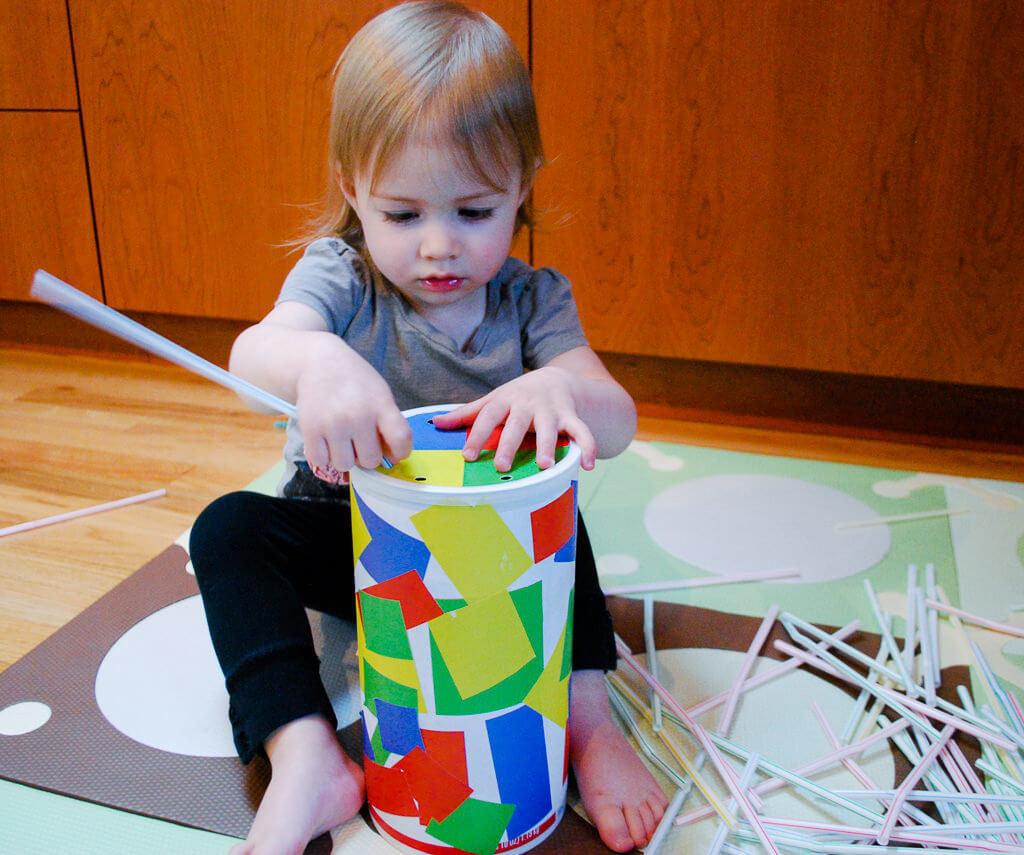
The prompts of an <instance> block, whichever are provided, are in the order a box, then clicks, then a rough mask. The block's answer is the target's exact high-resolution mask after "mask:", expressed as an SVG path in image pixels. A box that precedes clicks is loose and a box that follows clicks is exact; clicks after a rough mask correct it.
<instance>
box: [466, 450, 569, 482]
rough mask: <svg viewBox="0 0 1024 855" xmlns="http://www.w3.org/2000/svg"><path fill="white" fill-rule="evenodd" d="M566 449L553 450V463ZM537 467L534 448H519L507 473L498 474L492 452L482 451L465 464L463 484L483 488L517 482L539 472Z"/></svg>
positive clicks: (562, 455) (563, 454) (561, 456)
mask: <svg viewBox="0 0 1024 855" xmlns="http://www.w3.org/2000/svg"><path fill="white" fill-rule="evenodd" d="M568 450H569V449H568V448H567V447H564V446H559V447H556V448H555V462H556V463H557V462H558V461H559V460H561V459H562V458H563V457H565V455H566V454H567V453H568ZM540 471H541V470H540V467H539V466H538V465H537V452H536V450H535V449H534V448H532V447H531V448H520V449H519V450H518V451H517V452H516V453H515V456H514V457H513V458H512V466H511V468H510V469H509V471H508V472H499V471H498V470H497V469H495V468H494V451H489V450H484V451H481V452H480V457H479V458H477V459H476V460H474V461H473V462H472V463H466V471H465V474H464V476H463V484H464V486H466V487H483V486H492V485H494V484H503V483H506V482H508V481H519V480H520V479H522V478H529V477H530V476H531V475H536V474H538V473H539V472H540Z"/></svg>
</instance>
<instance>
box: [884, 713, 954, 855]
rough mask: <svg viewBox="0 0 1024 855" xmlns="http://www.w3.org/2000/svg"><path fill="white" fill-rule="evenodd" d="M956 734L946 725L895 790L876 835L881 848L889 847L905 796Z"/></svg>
mask: <svg viewBox="0 0 1024 855" xmlns="http://www.w3.org/2000/svg"><path fill="white" fill-rule="evenodd" d="M954 733H956V728H955V727H954V726H953V725H952V724H947V725H946V726H945V727H944V728H943V729H942V733H940V734H939V738H938V739H937V740H936V741H935V743H934V744H933V745H932V747H931V748H929V749H928V751H927V752H925V755H924V756H923V757H922V758H921V760H920V761H919V762H918V764H917V765H916V766H914V768H913V769H911V770H910V774H909V775H907V777H906V778H904V780H903V783H902V784H900V785H899V787H898V788H897V790H896V796H895V797H894V798H893V800H892V804H890V805H889V812H888V813H887V814H886V816H885V822H883V823H882V828H881V831H879V833H878V842H879V843H881V844H882V845H883V846H888V845H889V838H890V837H892V833H893V830H894V829H895V828H896V820H897V819H898V818H899V814H900V813H901V812H902V811H903V803H904V802H905V801H906V800H907V794H908V793H909V792H910V791H911V790H913V789H914V787H915V786H916V785H917V782H918V781H920V780H921V777H922V776H923V775H924V773H925V772H927V771H928V767H929V766H931V765H932V763H933V762H934V761H935V758H936V757H938V756H939V753H940V752H941V751H942V749H943V747H944V746H945V745H946V743H947V742H949V740H950V738H951V737H952V736H953V734H954Z"/></svg>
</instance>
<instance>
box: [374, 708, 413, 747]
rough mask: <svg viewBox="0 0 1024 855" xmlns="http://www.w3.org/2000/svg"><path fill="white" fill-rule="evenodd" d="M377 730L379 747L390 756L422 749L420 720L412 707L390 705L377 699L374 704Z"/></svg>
mask: <svg viewBox="0 0 1024 855" xmlns="http://www.w3.org/2000/svg"><path fill="white" fill-rule="evenodd" d="M376 715H377V729H378V730H379V731H380V741H381V745H383V746H384V750H385V751H388V752H390V753H392V754H408V753H409V752H410V751H412V750H413V749H414V748H422V747H423V740H422V739H421V738H420V719H419V715H417V713H416V709H415V708H414V707H403V706H401V705H399V704H391V703H388V702H387V701H382V700H380V699H379V698H378V700H377V704H376Z"/></svg>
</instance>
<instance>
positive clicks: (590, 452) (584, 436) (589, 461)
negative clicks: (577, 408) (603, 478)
mask: <svg viewBox="0 0 1024 855" xmlns="http://www.w3.org/2000/svg"><path fill="white" fill-rule="evenodd" d="M565 432H566V433H567V434H569V436H570V437H572V440H573V442H575V443H576V445H577V446H578V447H579V450H580V466H582V467H583V468H584V469H586V470H588V471H589V470H591V469H593V468H594V466H595V465H596V464H597V440H596V439H594V434H592V433H591V432H590V428H588V427H587V425H586V422H584V421H583V420H582V419H574V420H573V424H572V425H571V426H570V425H566V427H565Z"/></svg>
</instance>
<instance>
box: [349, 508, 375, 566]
mask: <svg viewBox="0 0 1024 855" xmlns="http://www.w3.org/2000/svg"><path fill="white" fill-rule="evenodd" d="M351 509H352V560H353V561H354V562H355V561H358V560H359V556H360V555H362V554H363V550H364V549H366V547H367V546H369V545H370V540H371V537H370V531H369V529H367V527H366V523H364V522H363V515H362V514H361V513H360V512H359V502H352V503H351Z"/></svg>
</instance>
